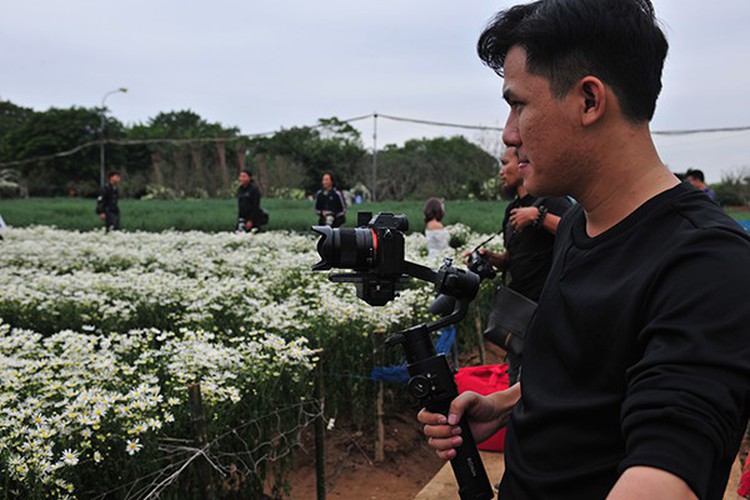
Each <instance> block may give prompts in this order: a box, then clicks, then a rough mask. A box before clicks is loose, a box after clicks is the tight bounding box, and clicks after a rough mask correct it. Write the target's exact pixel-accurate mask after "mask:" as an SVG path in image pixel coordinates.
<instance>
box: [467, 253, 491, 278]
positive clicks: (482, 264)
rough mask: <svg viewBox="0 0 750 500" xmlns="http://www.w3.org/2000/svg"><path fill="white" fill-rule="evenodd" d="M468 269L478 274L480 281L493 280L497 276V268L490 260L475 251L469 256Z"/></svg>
mask: <svg viewBox="0 0 750 500" xmlns="http://www.w3.org/2000/svg"><path fill="white" fill-rule="evenodd" d="M466 267H468V268H469V270H470V271H472V272H474V273H476V274H478V275H479V278H480V279H488V278H489V279H493V278H494V277H495V276H497V273H496V272H495V268H493V267H492V264H490V258H489V257H487V256H486V255H484V254H482V253H481V252H480V251H479V250H474V251H473V252H471V253H470V254H469V258H468V260H467V262H466Z"/></svg>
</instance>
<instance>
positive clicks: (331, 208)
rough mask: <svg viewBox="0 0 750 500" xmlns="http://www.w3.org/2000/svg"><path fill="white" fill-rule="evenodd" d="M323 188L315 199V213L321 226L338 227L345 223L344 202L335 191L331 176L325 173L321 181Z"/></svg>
mask: <svg viewBox="0 0 750 500" xmlns="http://www.w3.org/2000/svg"><path fill="white" fill-rule="evenodd" d="M321 184H322V185H323V187H322V188H321V189H320V190H319V191H318V194H317V195H316V197H315V213H317V214H318V224H319V225H321V226H331V227H339V226H341V225H342V224H344V222H346V202H345V201H344V197H343V196H342V195H341V192H340V191H339V190H338V189H336V186H335V184H334V180H333V174H332V173H331V172H326V173H324V174H323V178H322V180H321Z"/></svg>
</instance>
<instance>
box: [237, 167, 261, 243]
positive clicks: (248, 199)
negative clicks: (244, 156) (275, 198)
mask: <svg viewBox="0 0 750 500" xmlns="http://www.w3.org/2000/svg"><path fill="white" fill-rule="evenodd" d="M238 179H239V181H240V187H239V189H237V209H238V215H237V231H244V232H249V231H251V230H253V229H255V230H256V231H257V230H260V228H261V227H262V226H263V225H264V224H265V223H266V221H265V217H264V212H263V210H262V209H261V208H260V190H259V189H258V186H256V185H255V182H254V181H253V174H252V173H250V171H248V170H243V171H242V172H240V175H239V178H238Z"/></svg>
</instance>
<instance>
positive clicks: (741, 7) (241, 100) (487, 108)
mask: <svg viewBox="0 0 750 500" xmlns="http://www.w3.org/2000/svg"><path fill="white" fill-rule="evenodd" d="M514 3H517V2H512V1H508V0H500V1H498V0H495V1H492V2H490V1H485V0H452V1H449V0H378V1H377V2H361V1H353V0H319V1H309V0H273V1H259V0H212V1H211V2H208V1H197V0H129V1H127V2H125V1H119V2H117V1H111V0H110V1H101V0H66V1H65V2H60V1H54V0H24V1H19V0H14V1H11V0H0V12H2V16H0V47H2V49H1V50H0V68H3V70H2V74H3V78H2V80H1V82H2V83H0V99H2V100H9V101H11V102H13V103H15V104H17V105H20V106H25V107H30V108H33V109H36V110H39V111H43V110H46V109H49V108H50V107H56V108H67V107H71V106H83V107H98V106H101V105H102V102H103V101H104V104H105V105H106V107H107V109H108V111H109V112H110V113H111V115H112V116H113V117H115V118H117V119H118V120H120V121H122V122H123V123H125V124H127V125H133V124H136V123H147V122H148V120H149V119H150V118H153V117H154V116H156V115H157V114H158V113H160V112H169V111H180V110H185V109H190V110H192V111H194V112H196V113H198V114H199V115H200V116H201V117H203V118H204V119H206V120H207V121H209V122H219V123H221V124H222V125H224V126H225V127H231V126H235V127H238V128H239V129H240V131H241V132H242V133H243V134H255V133H264V132H273V131H276V130H279V129H281V128H290V127H295V126H305V125H314V124H316V123H317V122H318V119H320V118H328V117H332V116H336V117H338V118H340V119H348V118H353V117H359V116H365V115H372V114H375V113H377V114H379V115H386V116H397V117H407V118H415V119H419V120H427V121H437V122H443V123H454V124H466V125H481V126H490V127H500V126H502V125H503V124H504V122H505V119H506V118H507V113H508V108H507V106H506V104H505V103H504V101H503V100H502V98H501V86H502V80H501V79H500V78H499V77H497V76H496V75H495V74H494V73H493V72H492V70H490V69H488V68H486V67H485V66H483V65H482V63H481V62H480V61H479V59H478V58H477V56H476V51H475V45H476V40H477V38H478V36H479V33H480V32H481V30H482V28H483V27H484V26H485V25H486V23H487V21H488V20H489V19H490V18H491V17H492V16H493V14H495V13H496V12H497V11H499V10H502V9H503V8H507V7H509V6H511V5H513V4H514ZM654 6H655V8H656V11H657V15H658V17H659V18H660V20H661V22H662V25H663V27H664V29H665V32H666V35H667V39H668V40H669V43H670V53H669V56H668V58H667V62H666V65H665V71H664V78H663V83H664V90H663V91H662V94H661V97H660V99H659V102H658V104H657V111H656V115H655V117H654V120H653V122H652V126H651V128H652V130H654V131H673V130H695V129H714V128H726V127H743V126H750V99H749V98H748V92H750V56H748V49H749V48H750V29H748V22H749V21H750V1H748V0H718V1H716V2H710V3H708V2H705V1H704V0H654ZM120 87H126V88H127V89H128V92H127V93H119V92H115V93H113V94H109V92H110V91H112V90H116V89H118V88H120ZM105 95H106V98H105ZM376 124H377V126H376ZM353 125H355V126H356V127H357V128H358V129H359V130H360V131H361V132H362V138H363V143H364V145H365V147H367V148H369V149H371V148H373V146H374V145H377V147H378V148H381V147H383V146H384V145H386V144H402V143H403V142H404V141H405V140H408V139H414V138H422V137H436V136H452V135H457V134H463V135H465V136H466V137H467V138H468V139H470V140H473V141H476V142H478V143H480V144H482V145H483V146H485V147H488V148H491V147H492V146H493V145H497V144H499V137H498V135H499V133H498V132H478V131H474V130H466V129H460V128H451V127H435V126H428V125H421V124H414V123H407V122H398V121H394V120H389V119H386V118H383V117H382V116H381V118H379V119H378V120H377V122H376V121H375V120H374V119H372V118H368V119H364V120H360V121H357V122H354V123H353ZM375 131H377V138H376V139H375V140H374V135H375ZM655 142H656V144H657V149H658V150H659V153H660V154H661V156H662V159H663V160H664V161H665V162H666V163H667V164H668V165H669V166H670V168H671V169H672V170H673V171H677V172H682V171H685V170H686V169H687V168H689V167H693V168H701V169H702V170H703V171H704V172H705V173H706V177H707V181H709V182H718V181H720V180H721V178H722V175H725V174H735V173H738V172H740V171H741V169H742V167H747V168H748V170H750V147H749V145H750V131H743V132H730V133H713V134H711V133H701V134H690V135H681V136H660V135H657V136H655Z"/></svg>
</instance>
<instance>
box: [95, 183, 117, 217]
mask: <svg viewBox="0 0 750 500" xmlns="http://www.w3.org/2000/svg"><path fill="white" fill-rule="evenodd" d="M119 199H120V192H119V191H118V189H117V186H115V185H113V184H107V185H106V186H104V187H103V188H102V190H101V192H100V193H99V197H98V198H97V199H96V207H97V212H98V213H102V214H106V213H110V214H119V213H120V207H119V205H118V201H119Z"/></svg>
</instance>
